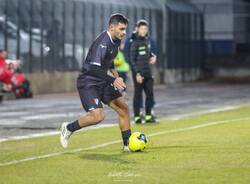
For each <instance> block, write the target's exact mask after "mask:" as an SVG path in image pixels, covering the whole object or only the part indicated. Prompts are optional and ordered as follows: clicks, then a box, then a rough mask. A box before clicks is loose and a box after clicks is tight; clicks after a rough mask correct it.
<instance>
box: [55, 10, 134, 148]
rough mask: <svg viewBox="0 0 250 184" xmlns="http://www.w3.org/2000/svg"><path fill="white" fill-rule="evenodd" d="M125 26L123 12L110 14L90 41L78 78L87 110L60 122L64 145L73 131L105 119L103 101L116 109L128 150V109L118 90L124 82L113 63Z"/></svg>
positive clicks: (122, 87) (124, 33)
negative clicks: (104, 26) (85, 112)
mask: <svg viewBox="0 0 250 184" xmlns="http://www.w3.org/2000/svg"><path fill="white" fill-rule="evenodd" d="M127 26H128V19H127V18H126V17H125V16H123V15H122V14H113V15H111V17H110V19H109V24H108V29H107V31H104V32H102V33H101V34H100V35H99V36H98V37H97V38H96V39H95V40H94V42H93V43H92V45H91V47H90V49H89V51H88V54H87V57H86V59H85V62H84V63H83V66H82V69H81V73H80V75H79V77H78V79H77V89H78V92H79V95H80V99H81V102H82V105H83V108H84V109H85V111H87V112H88V113H87V114H86V115H84V116H81V117H80V118H79V119H78V120H76V121H73V122H71V123H63V124H62V125H61V135H60V142H61V145H62V146H63V147H64V148H66V147H67V146H68V141H69V138H70V136H71V135H72V133H73V132H75V131H77V130H79V129H81V128H84V127H87V126H91V125H96V124H98V123H100V122H101V121H102V120H103V119H104V110H103V105H102V103H104V104H107V105H108V106H109V107H111V108H112V109H114V110H115V111H116V112H117V114H118V116H119V126H120V129H121V134H122V139H123V145H124V146H123V150H124V151H129V148H128V139H129V137H130V135H131V130H130V117H129V109H128V105H127V104H126V103H125V101H124V98H123V97H122V94H121V93H120V92H119V90H124V89H125V88H126V85H125V83H124V82H123V80H122V78H121V77H119V75H118V73H117V72H116V71H115V70H114V66H113V60H114V58H115V57H116V55H117V53H118V49H119V46H120V42H121V40H122V39H123V38H124V37H125V35H126V29H127ZM108 71H111V73H112V74H113V76H110V75H109V74H108Z"/></svg>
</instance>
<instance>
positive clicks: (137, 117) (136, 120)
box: [134, 116, 142, 124]
mask: <svg viewBox="0 0 250 184" xmlns="http://www.w3.org/2000/svg"><path fill="white" fill-rule="evenodd" d="M134 122H135V124H140V123H142V120H141V117H140V116H135V117H134Z"/></svg>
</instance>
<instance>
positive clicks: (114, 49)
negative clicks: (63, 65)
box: [81, 31, 120, 81]
mask: <svg viewBox="0 0 250 184" xmlns="http://www.w3.org/2000/svg"><path fill="white" fill-rule="evenodd" d="M119 46H120V40H113V39H112V38H111V35H110V33H109V32H108V31H104V32H102V33H101V34H100V35H99V36H97V38H96V39H95V41H94V42H93V43H92V45H91V47H90V49H89V51H88V54H87V57H86V59H85V61H84V62H83V67H82V74H81V75H82V76H84V77H85V78H86V77H87V78H89V79H93V80H96V81H102V80H103V79H102V78H98V77H96V76H91V75H89V74H88V73H87V72H86V71H87V70H89V65H95V66H98V67H100V68H101V69H102V70H104V71H105V72H107V71H108V70H109V69H111V68H114V66H113V60H114V58H115V57H116V55H117V53H118V49H119Z"/></svg>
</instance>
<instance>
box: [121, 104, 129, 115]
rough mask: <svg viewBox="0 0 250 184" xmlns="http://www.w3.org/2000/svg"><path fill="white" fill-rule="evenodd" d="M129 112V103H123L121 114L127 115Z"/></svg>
mask: <svg viewBox="0 0 250 184" xmlns="http://www.w3.org/2000/svg"><path fill="white" fill-rule="evenodd" d="M128 114H129V107H128V105H127V104H125V103H124V104H123V105H122V106H121V107H120V115H122V116H127V115H128Z"/></svg>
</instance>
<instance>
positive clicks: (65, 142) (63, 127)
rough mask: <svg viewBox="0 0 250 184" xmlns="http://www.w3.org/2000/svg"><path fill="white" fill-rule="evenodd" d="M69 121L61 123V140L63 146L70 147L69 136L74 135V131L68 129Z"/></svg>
mask: <svg viewBox="0 0 250 184" xmlns="http://www.w3.org/2000/svg"><path fill="white" fill-rule="evenodd" d="M67 125H68V123H65V122H64V123H62V125H61V134H60V142H61V145H62V147H63V148H67V147H68V142H69V138H70V136H71V135H72V132H71V131H69V130H68V129H67Z"/></svg>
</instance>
